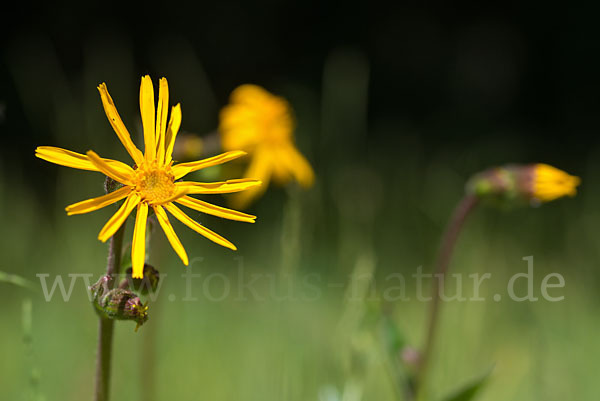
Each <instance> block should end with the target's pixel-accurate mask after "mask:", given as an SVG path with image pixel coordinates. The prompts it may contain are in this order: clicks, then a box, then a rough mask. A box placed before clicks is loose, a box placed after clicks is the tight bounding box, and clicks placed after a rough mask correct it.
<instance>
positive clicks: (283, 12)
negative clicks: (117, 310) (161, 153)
mask: <svg viewBox="0 0 600 401" xmlns="http://www.w3.org/2000/svg"><path fill="white" fill-rule="evenodd" d="M597 11H598V9H597V6H596V5H592V4H588V6H583V5H582V6H581V7H574V6H573V7H571V8H568V9H564V8H563V7H562V6H561V7H560V8H559V7H556V8H553V7H552V6H550V5H549V4H548V3H546V2H544V3H542V2H529V3H528V4H527V5H525V4H523V5H522V6H520V7H517V6H509V5H501V6H493V5H486V6H479V7H477V8H475V9H473V8H464V9H459V8H450V7H449V6H445V7H440V8H435V9H434V8H425V7H419V6H416V5H413V6H402V5H396V6H387V7H383V6H376V5H367V3H363V4H356V5H355V4H351V3H350V4H346V3H344V4H337V5H333V4H329V5H325V4H321V3H319V2H297V3H287V2H275V1H264V2H257V3H252V4H251V3H233V2H229V1H222V2H215V3H198V4H196V5H195V6H193V7H191V6H189V7H188V6H185V5H181V4H176V5H175V4H172V5H171V4H169V5H167V7H165V8H163V9H157V8H150V7H145V8H141V7H137V8H136V9H135V10H130V9H127V7H126V6H124V8H123V9H121V8H120V9H115V8H108V7H106V6H101V7H100V6H98V7H96V6H93V5H88V6H82V5H80V6H79V8H77V9H73V8H68V7H66V6H59V5H50V4H47V5H46V6H45V8H42V9H40V10H38V11H37V12H36V13H34V14H32V13H31V12H30V11H29V10H26V9H25V6H23V8H22V9H21V10H18V11H16V12H15V13H14V14H12V13H11V14H9V15H7V16H5V19H7V20H8V19H10V20H11V21H12V22H13V23H14V24H13V26H11V27H10V28H9V25H5V26H3V28H2V30H3V34H2V39H1V42H2V52H1V53H0V72H1V73H2V79H1V80H0V130H1V131H2V137H3V146H1V147H0V156H1V160H0V210H2V217H3V219H2V220H3V221H2V225H0V233H1V235H2V241H1V243H0V251H1V252H0V254H1V255H2V259H1V262H0V271H4V272H6V273H9V274H17V275H20V276H23V277H25V278H26V279H28V280H30V281H31V282H33V283H34V285H33V290H29V289H24V288H20V287H18V286H14V285H11V284H9V283H3V282H0V304H1V305H2V306H1V307H0V310H1V313H0V327H1V330H0V355H1V356H2V359H3V360H4V363H3V364H1V365H0V377H2V380H1V381H0V383H1V384H2V385H1V386H0V399H2V400H19V399H37V400H40V399H46V400H81V399H89V398H91V394H92V389H93V374H94V363H95V362H94V358H95V347H96V336H97V318H96V316H95V314H94V313H93V312H92V308H91V307H90V305H89V302H88V300H87V296H86V292H85V287H84V285H83V281H82V280H81V279H78V281H77V282H76V284H75V287H74V290H73V295H72V297H71V299H70V301H69V302H63V301H62V299H61V297H60V296H57V295H55V297H54V298H53V299H52V301H51V302H45V301H44V297H43V296H42V292H41V289H40V285H39V279H38V278H37V277H36V274H40V273H47V274H50V278H49V280H53V279H54V277H55V275H57V274H63V275H66V274H69V273H93V274H94V278H97V277H99V276H100V275H101V274H102V272H103V271H104V269H105V259H106V246H105V245H104V244H102V243H100V242H99V241H97V240H96V236H97V232H98V231H99V229H100V228H101V227H102V225H103V224H104V221H106V220H107V219H108V218H109V216H110V213H111V210H102V211H98V212H95V213H93V214H90V215H84V216H76V217H67V216H66V214H65V213H64V211H63V210H64V206H66V205H68V204H71V203H73V202H76V201H79V200H82V199H86V198H89V197H92V196H96V195H98V194H100V193H101V191H102V185H103V177H102V176H100V175H99V174H94V173H89V172H81V171H76V170H72V169H67V168H64V167H59V166H55V165H51V164H49V163H46V162H44V161H41V160H39V159H36V158H35V157H34V149H35V147H36V146H38V145H53V146H60V147H64V148H67V149H71V150H74V151H78V152H85V151H86V150H88V149H93V150H95V151H96V152H98V153H99V154H101V155H103V156H105V157H113V158H117V159H121V160H128V159H127V155H126V152H125V151H124V150H123V148H122V147H121V145H120V143H119V142H118V140H117V137H116V135H115V134H114V133H113V131H112V130H111V128H110V125H109V124H108V122H107V121H106V117H105V115H104V112H103V110H102V106H101V102H100V98H99V96H98V92H97V90H96V86H97V85H98V84H99V83H101V82H106V83H107V85H108V88H109V91H110V93H111V95H112V97H113V99H114V100H115V103H116V104H117V107H118V110H119V112H120V114H121V116H122V117H123V120H124V122H125V124H126V126H127V127H128V128H129V130H130V131H131V132H132V135H134V136H138V139H140V138H139V134H140V119H139V111H138V86H139V80H140V77H141V76H142V75H144V74H150V75H151V76H152V77H153V78H154V80H155V83H156V82H157V79H158V78H159V77H161V76H166V77H167V78H168V80H169V85H170V90H171V95H170V97H171V101H172V102H181V104H182V111H183V124H182V131H183V132H188V133H195V134H204V133H210V132H213V131H214V130H215V128H216V126H217V124H218V111H219V109H220V108H221V107H222V106H224V105H225V104H226V103H227V99H228V96H229V93H230V92H231V90H232V89H234V88H235V87H236V86H237V85H239V84H242V83H248V82H250V83H256V84H259V85H262V86H264V87H265V88H267V89H268V90H270V91H272V92H274V93H277V94H280V95H282V96H285V97H286V98H287V99H288V100H289V101H290V102H291V104H292V105H293V107H294V110H295V114H296V118H297V124H298V126H297V131H296V138H297V143H298V147H299V148H300V150H301V151H302V152H303V153H304V154H305V155H306V156H307V158H308V159H309V160H310V162H311V163H312V165H313V167H314V169H315V171H316V175H317V182H316V184H315V186H314V187H313V188H312V189H310V190H309V191H301V190H299V189H298V188H295V187H293V186H291V187H290V188H283V189H282V188H270V189H269V191H268V192H267V194H266V196H265V197H263V198H262V199H260V200H259V201H258V202H257V203H256V204H255V205H254V206H253V207H252V208H251V209H250V212H251V213H254V214H256V215H258V216H259V218H258V220H257V223H256V224H254V225H247V224H242V223H237V222H231V221H224V220H219V219H217V218H211V217H210V216H198V215H197V214H192V215H193V216H194V217H197V218H200V219H201V220H200V221H201V222H202V223H206V225H207V226H208V227H210V228H212V229H214V230H215V231H217V232H219V233H221V234H223V235H224V236H225V237H227V238H229V239H230V240H232V241H233V242H234V243H236V245H237V246H238V248H239V251H238V252H237V253H235V254H234V253H232V252H230V251H228V250H226V249H223V248H220V247H218V246H216V245H213V244H211V243H210V242H209V241H207V240H205V239H203V238H201V237H199V236H198V235H197V234H195V233H192V232H190V231H189V230H187V228H186V227H184V226H182V225H176V227H175V228H176V230H177V232H178V233H179V235H180V237H181V239H182V242H183V244H184V246H185V247H186V249H187V251H188V254H189V255H190V258H191V259H193V258H203V260H202V261H197V262H196V263H194V264H193V271H194V273H197V274H201V275H202V276H201V277H200V278H198V279H195V280H194V281H193V282H192V283H193V286H192V292H193V294H194V296H195V297H197V298H198V300H197V301H193V302H184V301H182V300H181V299H182V298H184V297H185V294H186V291H187V290H189V288H187V287H186V283H185V281H184V280H183V279H182V278H181V274H183V273H184V272H185V270H184V267H183V265H181V263H180V262H179V260H178V259H177V257H176V255H175V254H174V252H172V250H171V249H170V248H169V246H168V244H167V243H166V241H165V238H164V236H163V234H162V233H160V232H157V233H156V235H154V236H153V239H152V248H151V252H150V262H151V263H152V264H153V265H155V266H157V267H158V268H159V269H160V271H161V272H162V273H166V274H167V277H166V279H165V280H164V285H163V287H161V292H160V294H159V298H158V300H157V301H156V302H152V303H151V305H150V308H151V309H150V320H149V322H148V323H147V324H146V325H145V326H143V327H142V328H141V329H140V330H139V332H138V333H134V331H133V328H134V324H133V323H130V322H123V323H120V324H118V325H117V331H116V338H115V355H114V372H113V377H114V380H113V392H112V394H113V399H115V400H125V399H129V400H135V399H143V400H144V401H149V400H168V399H183V400H186V399H206V400H215V399H216V400H245V401H251V400H257V401H267V400H273V401H282V400H319V401H337V400H342V399H343V400H344V401H351V400H359V399H364V400H397V399H402V398H401V397H399V393H400V392H401V390H398V385H397V382H398V380H401V377H402V375H403V373H402V372H395V371H394V369H391V368H390V360H393V359H394V358H397V355H389V354H387V353H386V348H385V341H384V340H383V339H382V337H381V322H382V321H383V320H385V321H391V322H393V323H394V324H395V325H397V326H398V329H399V330H400V331H401V332H402V333H403V337H404V341H406V344H409V345H412V346H414V347H419V346H420V345H421V344H422V335H423V329H424V324H425V316H426V310H427V304H426V303H422V302H418V301H416V300H414V292H415V288H413V287H412V286H411V285H410V283H411V281H410V279H409V280H407V296H410V297H411V298H413V300H411V301H405V302H400V301H398V302H384V301H382V300H381V295H382V294H383V293H384V291H385V289H386V285H389V281H386V278H388V277H389V274H391V273H394V272H400V273H402V274H404V275H405V276H406V277H410V275H411V274H413V273H414V272H415V271H416V269H417V267H418V266H423V270H424V271H425V272H430V271H431V270H432V269H433V266H432V262H433V260H434V258H435V252H436V249H437V246H438V242H439V237H440V235H441V233H442V231H443V229H444V226H445V224H446V221H447V219H448V217H449V215H450V213H451V211H452V209H453V207H454V205H455V204H456V203H457V202H458V201H459V199H460V197H461V194H462V191H463V186H464V183H465V181H466V180H467V179H468V177H469V176H470V175H471V174H473V173H475V172H477V171H480V170H482V169H485V168H487V167H489V166H492V165H496V164H502V163H506V162H519V163H529V162H546V163H549V164H552V165H555V166H557V167H559V168H562V169H564V170H566V171H568V172H569V173H572V174H575V175H578V176H580V177H582V180H583V184H582V186H581V190H580V193H579V194H578V196H577V197H576V198H573V199H571V198H569V199H563V200H560V201H557V202H553V203H551V204H547V205H544V206H543V207H541V208H537V209H533V208H532V209H517V210H512V211H498V210H493V209H489V208H481V209H480V210H477V211H476V212H475V213H474V215H473V216H471V218H470V220H469V221H468V224H467V226H466V228H465V232H464V235H463V236H462V237H461V240H460V242H459V244H458V248H457V251H456V254H455V258H454V261H453V264H452V272H455V273H462V274H465V275H466V274H470V273H475V272H481V273H483V272H490V273H492V275H493V279H491V280H489V282H486V284H485V285H483V286H482V290H481V291H482V296H484V297H486V298H487V299H488V300H487V301H485V302H451V303H448V304H445V305H444V309H443V316H442V324H441V330H442V334H441V335H440V336H439V341H438V344H437V353H436V355H435V358H434V361H435V362H434V368H433V372H432V383H431V385H432V393H433V396H434V398H433V399H442V398H443V396H444V395H446V394H448V393H449V392H452V391H453V390H455V389H457V388H459V387H461V386H462V385H463V384H464V383H465V382H467V381H469V380H470V379H473V378H475V377H478V376H479V375H481V374H482V373H483V372H485V371H487V370H488V369H490V367H491V366H492V365H493V366H494V370H493V373H492V376H491V379H490V381H489V383H488V385H487V386H486V387H485V389H484V391H483V392H482V393H481V397H480V398H479V399H481V400H488V401H492V400H513V399H514V400H561V401H562V400H565V399H575V400H595V399H597V393H598V390H599V388H598V384H597V380H596V378H595V370H596V365H597V357H598V355H600V345H599V344H598V341H597V339H596V335H597V333H598V332H599V329H600V318H599V317H598V313H597V309H596V308H597V307H598V304H599V303H600V297H599V296H598V293H597V291H596V288H597V286H598V284H600V274H599V273H598V265H599V263H598V249H599V248H598V245H599V240H598V239H597V238H598V232H599V231H598V228H597V227H598V224H600V212H599V209H598V206H597V205H598V202H599V201H600V191H599V190H598V187H597V186H596V185H595V183H596V182H597V180H598V177H599V175H600V158H599V156H600V147H599V146H598V140H597V139H596V133H597V132H598V128H599V123H598V119H597V110H598V107H599V106H600V105H599V100H598V99H599V98H598V95H597V93H598V90H597V88H598V83H599V82H598V74H597V71H598V70H599V69H600V62H599V59H598V57H597V53H598V45H597V42H598V41H597V39H598V25H597V23H596V15H597ZM218 173H219V171H215V170H213V171H212V172H208V173H207V174H209V175H210V174H213V175H216V174H218ZM236 174H239V173H236ZM227 178H234V176H231V177H227ZM207 200H209V201H214V202H215V203H219V204H226V202H225V199H224V198H221V197H218V196H214V197H212V198H210V199H207ZM130 230H131V223H130V227H129V231H130ZM128 236H129V234H128ZM529 255H533V256H534V258H535V278H534V283H535V286H536V295H538V296H539V285H540V283H541V280H542V278H543V276H544V275H545V274H547V273H550V272H559V273H561V274H563V275H564V277H565V281H566V287H565V288H564V289H562V290H557V291H558V294H559V295H565V300H564V301H562V302H556V303H550V302H547V301H544V300H541V301H539V302H535V303H530V302H523V303H517V302H513V301H510V300H504V299H503V300H502V301H500V302H494V301H493V300H492V299H491V298H492V295H493V294H496V293H502V294H505V293H506V283H507V281H508V279H509V277H510V276H511V275H513V274H515V273H518V272H524V271H525V270H526V264H525V262H524V261H522V260H521V259H522V258H523V257H525V256H529ZM239 257H242V258H243V274H244V277H245V278H241V277H240V270H239V269H240V268H239V265H240V263H241V262H240V259H236V258H239ZM353 272H355V273H356V272H363V273H365V272H366V273H365V274H366V275H367V276H369V274H372V276H373V281H372V284H373V285H372V286H370V288H367V289H366V290H365V293H364V294H366V295H367V296H368V299H367V300H366V301H365V302H359V301H353V300H349V299H348V293H347V289H348V288H349V287H350V288H352V287H351V284H353V283H354V282H353V279H352V277H353V276H352V273H353ZM215 273H218V274H222V275H224V277H225V278H227V279H228V280H230V281H228V282H230V283H231V286H232V288H231V293H230V296H227V297H225V298H224V299H223V300H220V301H218V302H213V301H210V299H208V298H210V296H209V297H207V296H206V295H207V293H206V292H207V290H208V291H209V294H217V295H218V294H222V293H223V276H213V277H217V278H214V279H211V280H209V281H208V282H207V281H206V280H205V279H206V277H209V276H210V275H211V274H215ZM252 274H260V275H262V276H261V277H262V278H261V279H260V280H259V281H258V284H256V286H255V287H256V288H257V292H258V294H259V296H260V297H261V298H265V299H255V298H252V297H251V295H252V294H250V293H248V295H249V297H248V298H250V299H248V300H242V301H241V300H239V299H237V298H238V297H237V295H238V293H237V292H235V286H236V285H237V284H238V282H240V280H241V281H243V280H246V281H248V280H249V277H251V275H252ZM286 274H289V275H291V277H292V279H291V280H287V279H284V278H285V277H288V276H286ZM309 274H313V276H308V275H309ZM314 274H316V276H315V275H314ZM307 277H309V278H310V280H314V281H312V282H313V283H314V282H317V284H318V296H315V297H312V298H311V299H310V300H307V299H303V298H302V297H296V298H295V299H292V300H277V299H274V298H273V297H272V294H273V293H274V291H279V292H285V291H288V292H289V291H292V290H293V292H294V294H296V293H298V291H299V292H300V293H302V291H303V290H306V285H305V284H306V282H304V281H303V280H305V279H306V278H307ZM465 277H466V276H465ZM65 280H67V278H66V277H65ZM66 284H67V285H68V281H67V283H66ZM354 284H356V283H354ZM521 290H522V288H521ZM466 291H467V295H468V291H470V289H467V290H466ZM313 294H314V293H313ZM169 295H172V297H170V298H169ZM29 299H30V300H31V311H32V312H31V329H28V327H27V326H28V325H27V324H25V327H24V325H23V320H24V316H25V317H26V316H27V313H25V314H24V313H23V305H24V304H25V305H28V300H29ZM26 310H27V307H26ZM25 320H27V319H25ZM153 342H154V343H156V352H155V353H149V352H147V349H146V348H145V346H146V344H150V343H153ZM408 371H410V367H409V368H408ZM396 373H397V374H396ZM148 392H151V393H152V394H148Z"/></svg>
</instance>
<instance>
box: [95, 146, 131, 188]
mask: <svg viewBox="0 0 600 401" xmlns="http://www.w3.org/2000/svg"><path fill="white" fill-rule="evenodd" d="M86 154H87V157H88V158H89V159H90V161H91V162H92V163H93V164H94V166H96V167H97V168H98V170H100V171H101V172H103V173H104V174H106V175H107V176H109V177H110V178H112V179H113V180H117V181H119V182H120V183H122V184H125V185H133V181H132V177H133V176H134V175H135V172H134V171H133V169H132V168H131V167H129V166H128V165H126V164H122V165H121V166H118V165H113V164H109V163H106V162H105V161H104V160H102V158H101V157H100V156H98V154H97V153H96V152H94V151H93V150H88V151H87V153H86Z"/></svg>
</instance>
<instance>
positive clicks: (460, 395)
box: [444, 367, 493, 401]
mask: <svg viewBox="0 0 600 401" xmlns="http://www.w3.org/2000/svg"><path fill="white" fill-rule="evenodd" d="M492 371H493V367H492V368H490V369H488V370H487V372H485V373H484V374H483V375H481V376H479V377H478V378H476V379H475V380H473V381H472V382H470V383H469V384H467V385H465V386H464V387H463V388H462V389H460V390H458V391H457V392H456V393H454V394H452V395H451V396H449V397H447V398H445V399H444V401H471V400H473V399H475V396H476V395H477V394H478V393H479V391H481V389H482V388H483V387H484V385H485V383H486V382H487V380H488V378H489V377H490V375H491V374H492Z"/></svg>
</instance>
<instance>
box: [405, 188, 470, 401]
mask: <svg viewBox="0 0 600 401" xmlns="http://www.w3.org/2000/svg"><path fill="white" fill-rule="evenodd" d="M477 201H478V199H477V197H476V196H474V195H465V196H464V197H463V198H462V200H461V201H460V202H459V204H458V205H457V206H456V208H455V209H454V213H453V215H452V219H451V220H450V223H449V224H448V226H447V227H446V231H445V232H444V236H443V237H442V243H441V247H440V250H439V254H438V258H437V262H436V275H435V276H434V277H433V283H432V286H431V294H432V298H433V300H432V303H431V309H430V310H429V320H428V325H427V331H426V336H427V337H426V339H425V346H424V348H423V354H422V356H421V361H420V363H419V369H418V371H417V391H416V399H417V400H418V401H424V400H425V399H426V398H425V393H426V386H427V375H428V371H429V364H430V360H431V356H432V354H433V347H434V342H435V337H436V332H437V328H438V322H439V316H440V289H441V288H443V286H444V280H445V278H446V274H447V273H448V268H449V266H450V260H451V258H452V251H453V250H454V246H455V245H456V240H457V239H458V236H459V235H460V231H461V229H462V227H463V226H464V222H465V220H466V218H467V216H468V215H469V214H470V212H471V211H472V210H473V208H474V207H475V206H476V205H477ZM437 277H439V279H437V280H436V278H437Z"/></svg>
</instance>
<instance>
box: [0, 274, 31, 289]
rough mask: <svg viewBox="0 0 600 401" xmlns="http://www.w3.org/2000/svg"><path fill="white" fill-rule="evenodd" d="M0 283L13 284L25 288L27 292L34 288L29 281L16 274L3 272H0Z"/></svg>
mask: <svg viewBox="0 0 600 401" xmlns="http://www.w3.org/2000/svg"><path fill="white" fill-rule="evenodd" d="M0 282H4V283H9V284H14V285H16V286H19V287H22V288H27V289H28V290H33V289H34V288H35V287H34V285H33V283H32V282H31V281H29V280H27V279H25V278H23V277H21V276H17V275H16V274H9V273H5V272H3V271H0Z"/></svg>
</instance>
